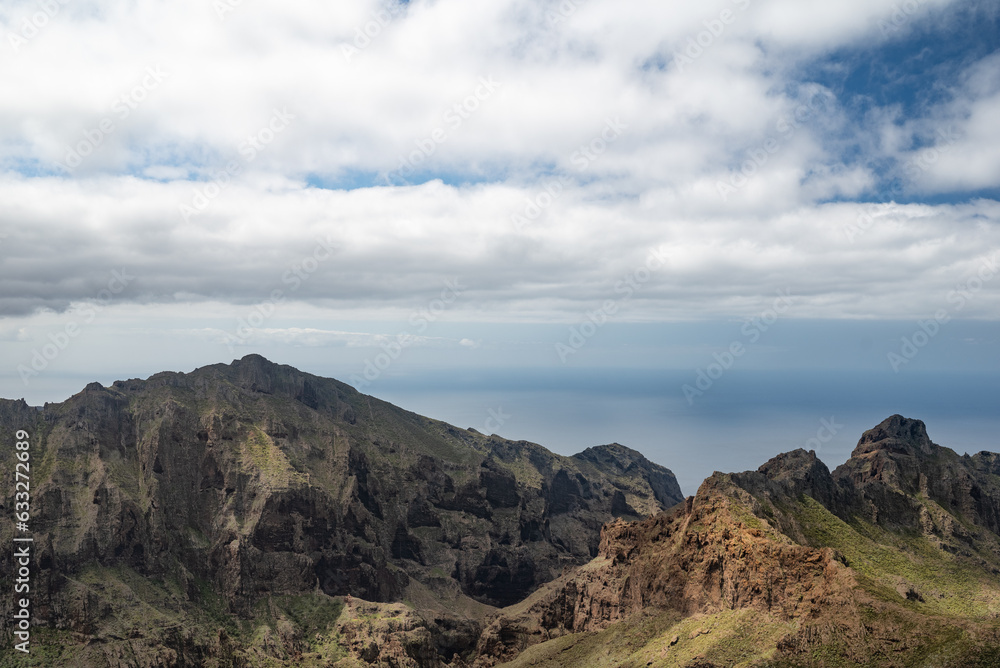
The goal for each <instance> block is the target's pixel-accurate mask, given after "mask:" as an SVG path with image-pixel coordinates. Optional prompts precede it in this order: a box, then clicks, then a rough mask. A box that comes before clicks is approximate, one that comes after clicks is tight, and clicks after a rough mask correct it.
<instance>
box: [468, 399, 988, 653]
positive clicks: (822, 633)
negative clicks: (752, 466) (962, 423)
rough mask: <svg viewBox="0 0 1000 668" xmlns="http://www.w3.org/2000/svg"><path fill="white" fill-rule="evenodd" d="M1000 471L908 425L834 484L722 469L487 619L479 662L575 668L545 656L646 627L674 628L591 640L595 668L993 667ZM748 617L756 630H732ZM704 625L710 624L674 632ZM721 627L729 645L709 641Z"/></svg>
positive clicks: (794, 463)
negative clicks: (737, 666) (750, 667)
mask: <svg viewBox="0 0 1000 668" xmlns="http://www.w3.org/2000/svg"><path fill="white" fill-rule="evenodd" d="M997 459H998V456H997V455H995V454H992V453H985V452H984V453H979V454H977V455H975V456H972V457H969V456H959V455H957V454H956V453H955V452H954V451H952V450H950V449H948V448H943V447H941V446H938V445H936V444H934V443H932V442H931V441H930V439H929V438H928V437H927V433H926V430H925V428H924V424H923V423H922V422H920V421H918V420H909V419H906V418H903V417H901V416H898V415H896V416H892V417H890V418H889V419H887V420H885V421H884V422H882V423H881V424H880V425H878V426H877V427H875V428H874V429H872V430H869V431H868V432H865V434H864V435H863V436H862V438H861V440H860V442H859V443H858V446H857V448H856V449H855V451H854V454H853V455H852V457H851V459H850V460H849V461H848V462H847V463H845V464H844V465H842V466H841V467H839V468H838V469H837V470H836V471H834V472H833V473H831V472H830V471H829V469H827V467H826V466H825V465H824V464H823V463H822V462H821V461H819V459H817V458H816V455H815V453H813V452H806V451H804V450H796V451H794V452H790V453H785V454H782V455H779V456H777V457H775V458H773V459H771V460H770V461H768V462H767V463H765V464H764V465H762V466H761V467H760V468H759V469H758V470H757V471H751V472H744V473H739V474H722V473H716V474H714V475H713V476H711V477H710V478H708V479H707V480H706V481H705V482H704V483H703V484H702V485H701V487H700V488H699V490H698V493H697V494H696V495H695V496H694V497H691V498H688V499H687V500H686V502H685V503H684V504H682V505H679V506H677V507H675V508H673V509H671V510H669V511H666V512H664V513H661V514H659V515H657V516H655V517H651V518H648V519H645V520H641V521H635V522H627V521H622V520H616V521H615V522H612V523H609V524H608V525H606V526H605V527H604V530H603V531H602V534H601V544H600V548H599V551H598V556H597V558H595V559H594V560H593V561H592V562H590V563H589V564H587V565H586V566H583V567H581V568H578V569H576V570H574V571H573V572H571V573H568V574H566V575H564V576H563V577H561V578H559V579H558V580H555V581H553V582H552V583H550V584H548V585H546V586H545V587H544V588H542V589H541V590H540V591H539V592H538V593H536V594H535V595H533V596H532V597H531V598H530V599H528V600H527V601H525V602H524V603H523V604H521V605H519V606H515V607H513V608H510V609H507V610H504V611H503V612H501V613H500V614H498V615H497V616H495V617H494V618H493V619H492V620H491V622H490V624H489V625H488V627H487V628H486V630H485V631H484V633H483V636H482V638H481V640H480V647H479V654H480V659H479V663H480V665H483V666H491V665H495V664H496V663H499V662H502V661H508V660H514V659H515V658H516V657H518V656H519V655H520V654H522V653H523V652H524V651H525V650H526V649H527V648H529V647H531V646H533V645H537V644H542V647H540V648H536V649H533V650H532V652H531V656H532V662H533V665H539V666H549V665H551V666H557V665H562V664H561V663H560V660H559V659H557V658H556V650H552V652H553V654H552V657H553V658H552V659H551V661H548V662H547V661H546V660H545V659H544V657H545V656H546V654H545V648H546V647H548V646H552V647H558V648H559V650H558V653H564V652H566V651H568V648H569V647H571V646H573V644H572V643H567V638H566V636H571V637H572V638H574V639H577V640H576V643H577V644H579V646H580V647H581V648H585V647H587V646H588V645H587V643H588V642H589V640H588V638H590V637H594V636H593V635H592V634H596V637H602V636H606V637H608V638H616V637H623V636H626V635H636V634H640V635H641V634H642V633H646V632H647V631H646V630H645V629H646V627H648V626H649V624H652V623H653V622H650V621H648V620H653V619H661V620H662V619H664V618H667V619H669V620H671V621H669V622H666V623H663V629H662V631H660V632H659V635H658V636H657V635H656V634H653V635H651V636H649V637H647V639H646V645H642V644H639V645H636V644H634V643H633V644H629V645H625V647H626V649H625V650H624V651H623V650H617V651H619V652H621V653H619V654H613V653H610V652H612V651H613V650H609V649H608V647H607V645H606V644H605V643H601V642H595V643H594V644H593V649H592V650H590V651H591V652H592V653H594V654H593V656H594V657H595V658H594V659H593V660H594V661H598V660H600V661H611V662H612V663H613V664H616V665H617V664H622V665H664V666H667V665H671V666H672V665H702V666H708V665H732V664H733V663H735V662H737V659H739V660H741V661H747V662H750V661H751V660H752V659H755V657H756V658H758V659H761V660H763V657H771V658H772V659H774V658H775V657H777V658H778V659H779V660H778V661H777V663H774V664H770V663H769V664H767V665H789V666H791V665H796V666H798V665H807V666H808V665H816V666H819V665H826V664H825V663H824V661H825V660H826V659H824V657H826V658H828V659H829V660H831V661H839V662H842V663H845V664H848V665H854V664H861V665H867V663H868V662H870V661H871V662H873V663H872V664H871V665H880V666H881V665H886V666H904V665H911V664H912V662H913V661H915V660H917V659H918V658H919V657H922V656H924V657H926V656H935V657H937V660H938V661H939V663H940V665H946V666H955V667H956V668H957V667H958V666H965V665H992V664H989V663H988V661H990V660H992V659H990V658H989V657H996V656H1000V535H998V532H997V525H996V522H995V518H996V514H995V513H996V506H997V503H998V502H1000V489H998V487H997V485H998V483H1000V477H998V476H997V473H996V462H997ZM747 611H748V612H750V613H751V614H752V618H753V619H755V620H757V622H758V626H759V628H758V629H757V630H756V631H755V630H754V629H752V628H749V627H748V628H747V629H743V630H740V631H738V632H737V631H736V630H734V629H733V628H727V627H726V623H728V622H729V621H731V620H732V619H733V618H734V617H733V616H734V615H735V616H736V617H737V618H739V615H740V614H742V613H743V612H747ZM692 619H696V620H703V621H701V622H699V623H698V626H697V627H695V628H693V629H691V630H685V632H684V633H678V630H684V628H686V627H684V625H685V623H686V622H685V620H692ZM643 620H647V621H643ZM644 625H645V626H644ZM713 626H714V627H717V628H719V629H723V630H725V633H716V635H715V636H714V637H718V640H715V641H709V640H707V639H706V638H704V637H703V636H705V635H707V634H708V629H710V628H712V627H713ZM682 627H684V628H682ZM616 629H622V630H621V631H616ZM616 634H617V635H616ZM741 634H742V635H741ZM557 638H560V639H561V640H558V641H556V640H555V639H557ZM713 643H714V644H713ZM771 643H773V644H771ZM612 644H613V643H612ZM942 647H943V648H944V649H940V648H942ZM734 648H737V649H734ZM579 652H580V654H579V655H578V656H583V657H586V656H590V655H588V654H586V650H585V649H580V650H579ZM740 652H742V654H740ZM598 656H599V657H600V659H598V658H597V657H598ZM609 657H610V658H609ZM679 657H687V658H683V659H682V658H679ZM713 657H715V659H713ZM984 657H985V658H984ZM714 660H719V661H721V662H720V663H714V662H713V661H714ZM981 660H982V661H987V663H982V664H980V663H978V662H980V661H981ZM783 662H784V663H783ZM514 665H520V664H517V663H515V664H514ZM741 665H742V664H741ZM754 665H756V664H754ZM838 665H839V664H838ZM936 665H937V664H936Z"/></svg>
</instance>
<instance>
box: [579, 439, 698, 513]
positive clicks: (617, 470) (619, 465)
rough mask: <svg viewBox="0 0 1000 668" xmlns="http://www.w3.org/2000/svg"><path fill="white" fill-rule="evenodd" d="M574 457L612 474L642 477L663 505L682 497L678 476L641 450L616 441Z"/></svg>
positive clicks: (667, 506)
mask: <svg viewBox="0 0 1000 668" xmlns="http://www.w3.org/2000/svg"><path fill="white" fill-rule="evenodd" d="M573 459H576V460H579V461H584V462H589V463H591V464H593V465H594V466H596V467H597V468H599V469H600V470H602V471H608V472H611V473H613V474H614V475H619V476H629V477H638V478H641V479H643V480H645V481H646V482H647V483H649V486H650V487H651V488H652V490H653V494H654V496H655V497H656V500H657V501H658V502H659V503H660V504H662V505H663V506H664V507H666V508H669V507H670V506H673V505H675V504H678V503H680V502H681V501H683V500H684V495H683V494H682V493H681V488H680V485H678V484H677V478H675V477H674V474H673V473H672V472H671V471H670V469H668V468H666V467H664V466H660V465H659V464H656V463H653V462H651V461H649V460H648V459H646V457H645V456H643V455H642V453H640V452H637V451H635V450H633V449H631V448H627V447H625V446H624V445H621V444H619V443H610V444H608V445H598V446H595V447H592V448H587V449H586V450H584V451H583V452H580V453H578V454H575V455H573Z"/></svg>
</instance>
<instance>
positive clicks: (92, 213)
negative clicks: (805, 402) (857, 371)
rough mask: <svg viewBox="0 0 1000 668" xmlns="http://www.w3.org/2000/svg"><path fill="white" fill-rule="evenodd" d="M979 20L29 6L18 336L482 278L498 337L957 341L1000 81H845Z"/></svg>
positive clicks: (14, 142)
mask: <svg viewBox="0 0 1000 668" xmlns="http://www.w3.org/2000/svg"><path fill="white" fill-rule="evenodd" d="M968 4H969V3H965V5H968ZM971 4H972V5H976V3H971ZM965 5H963V3H958V2H950V1H948V0H924V1H921V2H912V3H904V4H903V5H902V6H901V5H899V3H898V2H896V1H895V0H879V1H876V2H872V1H870V0H866V1H864V2H862V1H861V0H852V1H850V2H843V3H827V2H801V1H793V0H732V1H731V0H725V1H720V2H715V3H708V4H695V3H648V2H640V1H638V0H636V1H634V2H632V1H629V2H608V1H604V0H561V1H560V2H556V1H554V0H553V1H549V2H541V3H539V2H527V1H524V0H505V1H501V2H490V3H485V2H468V1H467V0H439V1H437V2H410V3H407V4H385V3H377V2H345V3H334V4H330V3H320V2H306V3H299V4H297V5H294V6H289V5H287V4H282V3H277V2H271V1H264V0H255V1H254V2H237V1H235V0H218V1H216V2H214V3H206V2H195V1H194V0H182V1H180V2H175V3H171V4H170V5H164V4H162V3H157V2H152V1H148V0H140V1H139V2H135V3H127V4H121V3H115V4H112V3H100V2H97V3H95V2H85V1H84V0H67V1H66V2H60V0H51V2H42V3H39V2H35V1H34V0H32V1H24V2H12V3H7V4H5V6H4V8H3V9H2V10H0V35H2V36H3V43H2V44H0V49H4V50H5V53H4V57H3V58H2V59H0V80H2V81H4V82H5V84H6V85H7V87H9V88H10V89H11V90H14V91H16V94H12V95H4V96H3V98H2V100H0V169H3V170H4V172H3V175H2V177H0V201H2V202H4V206H3V208H2V209H0V233H2V234H3V235H6V236H0V257H2V258H3V259H2V261H0V281H2V282H3V285H4V286H5V289H4V292H3V294H2V295H0V315H3V316H8V317H10V318H14V319H16V318H17V317H21V316H24V315H27V314H29V313H31V312H33V311H35V310H37V309H39V308H50V309H54V310H63V309H66V308H68V307H69V306H70V305H71V304H73V303H79V302H85V301H88V300H90V301H95V300H96V301H98V302H99V301H100V300H102V299H106V298H108V297H109V296H111V297H113V298H114V300H115V301H116V303H121V302H138V303H145V304H176V303H185V302H195V301H211V300H216V301H224V302H229V303H235V304H247V305H253V304H260V303H266V302H267V301H269V300H273V299H274V298H275V295H278V296H279V297H280V298H281V299H288V300H293V301H303V302H308V303H310V304H313V305H316V306H319V307H324V308H327V307H328V308H337V309H341V310H350V309H359V310H360V309H364V310H366V311H370V310H371V309H372V307H373V306H376V307H384V308H385V309H386V310H387V312H389V311H392V310H393V309H396V310H399V311H400V312H410V311H411V310H412V309H414V308H420V307H421V306H422V305H426V304H427V303H429V302H431V301H432V300H434V299H435V298H436V297H437V295H438V293H440V292H441V291H442V290H444V289H446V284H445V281H446V280H453V281H454V280H458V281H460V282H461V284H462V285H463V286H465V287H464V288H463V291H464V292H463V298H462V299H461V300H458V301H457V302H456V303H455V305H454V309H456V311H457V312H459V313H461V314H462V317H466V318H468V319H471V320H475V319H484V320H488V319H494V320H505V319H506V320H517V319H534V320H569V321H572V320H573V319H575V318H578V317H579V315H580V314H581V313H583V312H585V311H586V310H588V309H592V308H594V307H595V306H598V305H600V304H601V303H602V302H603V301H605V300H608V299H611V300H623V301H627V302H628V304H627V306H626V307H625V308H623V315H622V317H623V318H624V319H633V320H682V319H697V318H709V317H748V316H750V315H753V314H754V313H757V312H759V310H760V308H761V307H762V305H766V304H767V303H768V302H769V300H771V299H773V295H774V292H775V291H776V290H778V289H790V290H791V291H792V292H793V293H794V294H795V295H797V298H798V301H797V303H796V309H795V315H796V316H797V317H809V318H897V317H898V318H920V317H928V316H929V315H930V314H933V313H934V312H935V310H937V309H939V308H942V307H945V306H947V305H948V303H949V302H948V297H949V295H950V294H951V293H953V292H954V291H955V290H957V289H962V288H963V286H965V288H966V289H967V288H968V281H969V280H972V279H974V278H975V277H976V276H977V275H978V274H979V272H981V271H982V267H983V266H989V264H988V263H989V262H990V261H992V259H993V258H995V255H994V254H993V253H994V251H995V249H997V248H998V247H1000V246H998V241H1000V231H998V227H997V213H998V210H997V203H996V201H995V200H994V199H993V198H992V197H991V195H990V193H991V192H992V191H991V190H990V189H991V188H995V187H996V185H997V183H1000V161H998V158H997V156H998V155H1000V152H998V151H997V146H998V141H1000V130H998V129H997V126H996V124H995V123H993V122H992V119H993V118H995V117H996V111H997V108H998V105H1000V102H998V100H1000V79H998V78H997V76H996V72H997V66H996V65H997V55H996V54H995V53H987V54H985V55H984V54H983V53H980V52H975V53H973V52H970V53H969V54H966V55H967V56H968V57H967V61H968V62H965V61H962V63H961V67H960V76H958V77H957V78H955V79H944V78H935V76H934V73H933V71H932V72H930V73H929V74H928V75H927V79H926V80H919V81H917V82H915V83H914V86H916V87H927V88H933V87H937V88H939V89H940V95H938V96H936V97H935V98H934V100H933V102H932V103H931V102H928V103H927V104H922V105H917V106H915V107H914V106H913V105H910V106H907V105H906V104H904V103H903V101H897V100H888V101H878V100H874V101H873V99H870V98H871V95H869V94H868V93H869V92H866V91H864V90H859V89H858V88H857V87H855V88H849V87H840V86H835V85H833V84H831V83H830V82H831V78H830V74H829V73H830V72H831V71H836V70H837V68H838V67H841V68H843V67H847V66H848V65H849V64H850V63H851V62H852V55H851V54H855V55H856V54H858V53H861V52H865V53H871V52H873V51H874V52H875V53H876V54H882V55H885V54H888V53H890V52H893V53H894V51H893V49H896V50H898V49H900V48H903V47H906V46H907V45H910V47H913V48H918V49H919V48H923V46H921V45H922V44H923V43H924V42H925V41H927V40H928V39H932V38H941V37H942V36H943V35H942V34H937V33H934V30H942V31H943V30H962V29H965V28H962V27H961V26H959V27H957V28H956V27H954V25H953V24H954V23H955V22H958V19H957V18H955V17H957V16H959V15H964V14H962V12H966V9H967V8H965ZM976 6H978V5H976ZM984 11H985V10H984ZM994 14H995V12H994ZM952 19H954V20H952ZM959 23H960V22H959ZM980 23H981V24H982V22H980ZM989 25H995V23H994V24H989ZM935 26H937V27H935ZM928 35H929V36H930V37H928ZM921 36H922V37H921ZM959 37H960V36H959ZM908 40H909V41H908ZM921 40H923V41H921ZM95 45H97V46H95ZM901 45H902V46H901ZM885 57H888V56H885ZM818 70H823V71H824V72H826V73H827V74H826V76H825V77H819V76H811V75H810V74H809V73H810V72H814V71H818ZM848 74H849V73H846V74H845V75H844V76H845V77H847V78H849V77H848ZM859 100H860V101H859ZM886 192H888V193H889V194H890V196H885V193H886ZM891 200H895V201H900V202H903V201H905V202H908V203H906V204H895V203H892V202H891ZM872 202H874V204H873V203H872ZM882 202H885V203H882ZM651 252H657V253H659V254H661V255H662V256H663V257H665V258H666V262H665V264H664V265H663V266H662V267H658V268H657V269H656V270H655V271H653V272H651V273H650V274H649V275H648V276H646V277H645V278H644V280H641V281H638V282H637V284H636V285H635V286H633V287H634V289H632V291H631V292H630V293H628V299H627V300H626V299H624V298H625V296H626V292H627V291H626V289H625V288H624V287H623V281H624V282H625V283H624V284H625V285H628V281H629V280H630V277H631V280H633V281H636V280H637V277H642V276H645V274H642V273H641V272H642V268H643V267H644V266H645V264H646V263H647V260H648V257H649V254H650V253H651ZM984 263H985V264H984ZM637 271H638V272H640V274H638V275H637V274H636V272H637ZM113 272H118V278H117V279H116V275H115V274H114V273H113ZM980 280H981V279H980ZM116 281H117V282H116ZM998 285H1000V281H997V282H990V281H986V282H984V283H983V284H982V285H980V286H979V288H978V289H977V290H976V292H975V299H969V300H967V305H966V306H965V307H964V308H965V310H964V311H963V314H962V315H963V316H968V317H983V318H996V317H998V316H1000V308H998V307H1000V289H998ZM115 288H121V289H120V290H117V291H116V290H115ZM15 325H16V322H13V323H12V324H11V325H10V327H12V329H9V331H11V332H16V331H17V327H16V326H15ZM5 331H6V330H5ZM298 336H305V335H304V334H301V333H300V334H299V335H298ZM317 336H318V334H317Z"/></svg>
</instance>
